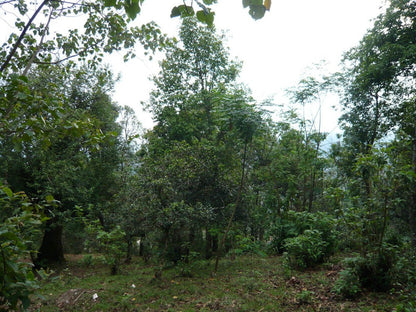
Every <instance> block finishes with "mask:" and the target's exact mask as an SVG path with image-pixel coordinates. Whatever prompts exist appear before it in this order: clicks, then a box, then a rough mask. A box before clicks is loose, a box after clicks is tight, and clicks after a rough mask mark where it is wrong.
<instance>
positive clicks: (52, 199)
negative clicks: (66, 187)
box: [45, 195, 54, 203]
mask: <svg viewBox="0 0 416 312" xmlns="http://www.w3.org/2000/svg"><path fill="white" fill-rule="evenodd" d="M45 199H46V201H47V202H48V203H51V202H53V201H54V198H53V196H52V195H46V197H45Z"/></svg>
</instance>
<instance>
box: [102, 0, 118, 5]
mask: <svg viewBox="0 0 416 312" xmlns="http://www.w3.org/2000/svg"><path fill="white" fill-rule="evenodd" d="M116 2H117V1H116V0H105V1H104V6H105V7H113V6H116Z"/></svg>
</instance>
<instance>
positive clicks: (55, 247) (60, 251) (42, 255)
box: [35, 219, 65, 268]
mask: <svg viewBox="0 0 416 312" xmlns="http://www.w3.org/2000/svg"><path fill="white" fill-rule="evenodd" d="M62 231H63V226H62V225H61V224H58V223H56V222H54V220H53V219H50V220H48V221H47V222H46V227H45V233H44V235H43V239H42V244H41V246H40V248H39V251H38V255H37V258H36V260H35V267H36V268H41V267H42V268H44V267H48V266H50V265H53V264H59V263H62V262H64V261H65V258H64V248H63V245H62Z"/></svg>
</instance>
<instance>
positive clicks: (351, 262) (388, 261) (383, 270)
mask: <svg viewBox="0 0 416 312" xmlns="http://www.w3.org/2000/svg"><path fill="white" fill-rule="evenodd" d="M395 258H396V253H395V250H394V249H392V248H387V247H385V248H382V249H380V250H379V251H377V252H373V253H368V254H366V255H365V256H361V255H360V256H355V257H350V258H346V259H345V260H344V265H345V266H346V267H347V269H346V270H345V271H348V273H343V274H345V275H346V276H344V277H342V278H341V280H340V281H339V282H338V281H337V283H338V284H336V285H337V287H338V290H337V289H336V288H335V289H334V291H335V292H336V293H339V294H342V295H344V296H345V297H348V295H353V293H355V292H356V289H351V290H348V289H345V290H344V289H342V288H343V284H345V287H348V283H352V282H354V284H355V285H356V286H357V287H358V286H360V288H366V289H368V290H371V291H387V290H390V289H391V286H392V281H393V278H392V276H393V274H392V272H393V267H394V263H395ZM353 275H354V276H356V278H357V279H358V282H357V281H356V280H355V277H354V276H353ZM341 276H342V275H341ZM348 278H349V279H348ZM349 292H350V294H349ZM357 293H358V292H357Z"/></svg>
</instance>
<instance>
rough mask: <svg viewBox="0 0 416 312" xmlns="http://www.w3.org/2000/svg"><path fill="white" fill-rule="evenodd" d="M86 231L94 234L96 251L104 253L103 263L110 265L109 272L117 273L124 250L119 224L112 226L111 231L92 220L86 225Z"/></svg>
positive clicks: (122, 232) (123, 236) (123, 238)
mask: <svg viewBox="0 0 416 312" xmlns="http://www.w3.org/2000/svg"><path fill="white" fill-rule="evenodd" d="M88 232H89V233H90V234H93V235H95V238H94V240H95V241H94V243H95V244H96V245H97V246H98V252H101V253H102V254H103V255H104V259H105V263H106V264H108V265H109V266H110V269H111V274H112V275H115V274H117V273H118V271H119V268H120V263H121V259H122V257H123V254H124V252H123V251H124V250H126V246H125V245H126V243H125V236H126V234H125V233H124V231H123V230H121V228H120V226H116V227H114V228H113V229H112V230H111V231H105V230H104V229H103V228H102V227H101V225H99V223H98V222H93V223H91V224H90V225H88ZM87 243H90V242H87ZM90 244H91V243H90Z"/></svg>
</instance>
